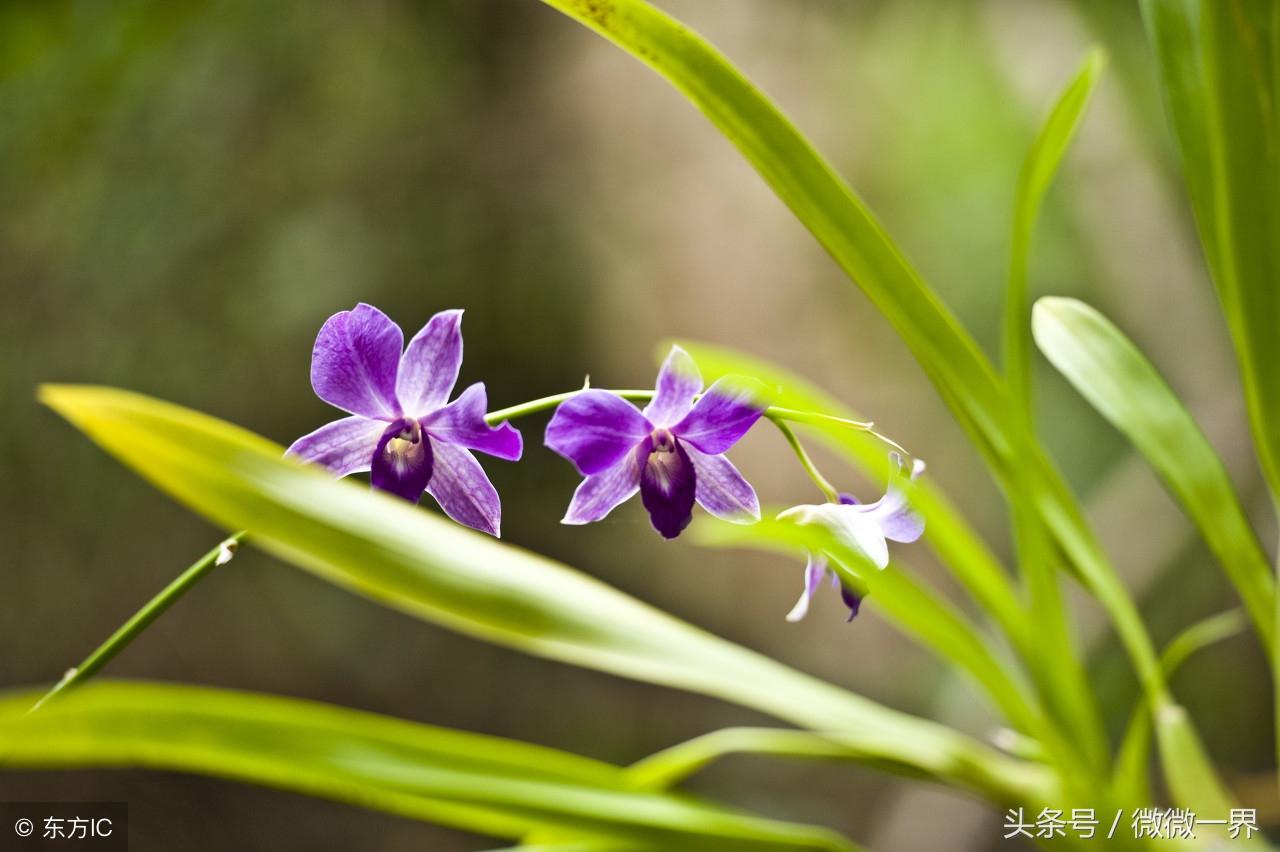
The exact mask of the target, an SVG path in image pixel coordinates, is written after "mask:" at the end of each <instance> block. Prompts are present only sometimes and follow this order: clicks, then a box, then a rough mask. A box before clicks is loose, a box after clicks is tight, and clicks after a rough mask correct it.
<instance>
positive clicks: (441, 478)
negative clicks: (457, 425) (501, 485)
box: [423, 435, 502, 536]
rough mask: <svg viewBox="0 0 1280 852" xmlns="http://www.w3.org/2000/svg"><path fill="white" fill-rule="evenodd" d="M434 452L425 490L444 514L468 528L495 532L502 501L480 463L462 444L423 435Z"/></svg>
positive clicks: (498, 531) (494, 533) (500, 516)
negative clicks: (433, 463)
mask: <svg viewBox="0 0 1280 852" xmlns="http://www.w3.org/2000/svg"><path fill="white" fill-rule="evenodd" d="M423 440H424V441H429V442H430V444H431V450H432V452H433V453H434V454H435V470H434V471H433V472H432V474H431V481H430V482H428V483H427V493H429V494H430V495H431V496H432V497H434V498H436V502H437V503H439V504H440V508H441V509H444V513H445V514H446V515H448V516H449V517H451V518H453V519H454V520H455V521H457V522H458V523H460V524H464V525H465V526H468V527H471V528H472V529H477V530H480V531H481V532H487V533H489V534H490V535H495V536H496V535H499V533H500V530H501V527H502V501H501V500H499V498H498V490H497V489H496V488H494V487H493V483H492V482H490V481H489V477H488V475H486V474H485V472H484V468H482V467H480V462H478V461H476V460H475V457H474V456H473V455H471V453H470V452H469V451H468V450H466V449H465V448H463V447H459V446H457V445H456V444H446V443H444V442H443V441H437V440H434V439H430V438H427V436H426V435H424V436H423Z"/></svg>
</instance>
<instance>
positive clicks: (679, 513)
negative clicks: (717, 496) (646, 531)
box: [640, 439, 697, 538]
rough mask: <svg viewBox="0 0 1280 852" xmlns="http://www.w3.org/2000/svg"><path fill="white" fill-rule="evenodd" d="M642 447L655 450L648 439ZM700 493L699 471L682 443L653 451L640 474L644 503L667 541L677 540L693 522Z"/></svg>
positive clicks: (648, 455) (641, 493)
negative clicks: (698, 489)
mask: <svg viewBox="0 0 1280 852" xmlns="http://www.w3.org/2000/svg"><path fill="white" fill-rule="evenodd" d="M641 447H642V448H651V447H652V441H651V440H649V439H646V440H645V443H644V444H642V445H641ZM696 494H697V472H696V471H695V470H694V467H693V462H692V461H691V460H690V459H689V454H688V453H687V452H686V451H685V449H684V447H683V446H681V445H680V441H678V440H671V443H670V445H669V447H668V448H666V449H650V452H648V453H647V454H646V459H645V463H644V468H643V469H642V470H641V472H640V501H641V502H642V503H644V507H645V509H646V510H648V512H649V520H650V521H651V522H652V523H653V528H654V529H656V530H657V531H658V532H659V533H661V534H662V537H663V538H675V537H676V536H678V535H679V534H680V531H681V530H683V529H684V528H685V527H687V526H688V525H689V521H691V520H693V503H694V499H695V495H696Z"/></svg>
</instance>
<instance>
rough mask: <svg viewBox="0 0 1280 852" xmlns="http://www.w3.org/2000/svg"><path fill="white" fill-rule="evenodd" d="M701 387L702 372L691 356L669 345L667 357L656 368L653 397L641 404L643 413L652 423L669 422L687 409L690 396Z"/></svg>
mask: <svg viewBox="0 0 1280 852" xmlns="http://www.w3.org/2000/svg"><path fill="white" fill-rule="evenodd" d="M700 390H702V376H701V375H700V374H699V373H698V366H697V365H696V364H694V362H693V358H691V357H690V356H689V353H688V352H685V351H684V350H683V349H681V348H680V347H679V346H672V347H671V352H670V353H669V354H668V355H667V360H665V361H663V362H662V367H661V369H659V370H658V382H657V385H656V387H655V391H654V394H653V399H652V400H650V401H649V404H648V405H646V406H645V408H644V416H645V417H647V418H649V422H651V423H652V424H653V425H654V426H670V425H671V424H673V423H677V422H679V420H680V419H681V418H682V417H684V416H685V415H686V414H688V413H689V409H690V408H691V407H692V406H693V398H694V396H696V395H697V393H698V391H700Z"/></svg>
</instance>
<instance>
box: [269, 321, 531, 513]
mask: <svg viewBox="0 0 1280 852" xmlns="http://www.w3.org/2000/svg"><path fill="white" fill-rule="evenodd" d="M402 349H403V350H404V351H403V352H401V350H402ZM461 365H462V311H460V310H453V311H441V312H440V313H438V314H436V315H435V316H433V317H432V318H431V320H430V321H429V322H428V323H427V324H426V325H425V326H423V327H422V330H421V331H419V332H418V333H417V334H416V335H414V338H413V339H412V340H410V341H409V346H408V348H405V347H404V334H403V333H402V332H401V331H400V326H398V325H396V324H395V323H394V322H392V321H391V320H390V318H388V317H387V315H386V314H384V313H383V312H382V311H380V310H378V309H377V308H375V307H373V306H371V305H366V304H364V303H363V302H362V303H360V304H358V305H356V307H355V309H354V310H350V311H342V312H341V313H337V314H334V315H333V316H331V317H329V319H328V320H327V321H326V322H325V324H324V326H323V327H322V328H321V329H320V333H319V334H318V335H317V336H316V345H315V349H314V350H313V351H312V353H311V387H312V388H314V389H315V392H316V396H318V397H320V398H321V399H323V400H324V401H325V402H327V403H329V404H330V405H332V406H334V407H335V408H340V409H342V410H343V411H348V412H350V413H351V415H352V416H351V417H344V418H342V419H341V420H335V421H333V422H332V423H328V424H325V425H324V426H321V427H320V428H319V429H317V430H316V431H314V432H312V433H311V434H310V435H304V436H303V437H301V438H299V439H298V440H296V441H294V442H293V446H291V447H289V449H288V450H287V451H286V453H285V454H286V455H289V456H295V457H297V458H300V459H302V460H304V461H309V462H315V463H316V464H320V465H323V466H324V467H326V468H328V469H329V470H330V471H331V472H333V473H334V474H336V475H338V476H346V475H348V474H351V473H363V472H365V471H371V472H372V476H371V479H372V482H373V487H374V488H377V489H379V490H382V491H389V492H390V493H392V494H395V495H397V496H400V497H403V498H404V499H406V500H408V501H409V502H411V503H416V502H418V500H419V499H421V497H422V492H423V491H426V492H428V493H430V494H431V496H432V497H434V498H435V499H436V502H437V503H439V504H440V508H441V509H444V512H445V514H446V515H448V516H449V517H451V518H453V519H454V520H455V521H457V522H458V523H460V524H465V525H467V526H469V527H474V528H475V529H478V530H481V531H483V532H487V533H490V534H492V535H495V536H496V535H498V532H499V527H500V524H501V519H502V504H501V502H500V500H499V499H498V492H497V490H496V489H494V487H493V483H491V482H490V481H489V477H488V476H486V475H485V472H484V469H483V468H482V467H480V463H479V462H477V461H476V460H475V457H474V456H473V455H471V452H470V451H471V450H479V451H480V452H482V453H488V454H489V455H492V456H497V457H498V458H501V459H508V460H510V461H516V460H518V459H519V458H520V453H521V450H522V440H521V437H520V433H519V432H518V431H516V430H515V428H514V427H512V426H511V424H509V423H503V424H502V425H501V426H499V427H497V428H491V427H490V426H489V425H488V424H487V423H486V422H485V419H484V416H485V411H486V409H487V408H488V400H487V398H486V396H485V390H484V384H483V383H482V382H478V383H476V384H474V385H471V386H470V387H469V388H467V389H466V390H465V391H463V392H462V395H461V396H459V397H458V398H457V399H455V400H454V401H453V402H449V395H450V394H451V393H453V386H454V384H455V383H456V382H457V381H458V369H459V367H460V366H461Z"/></svg>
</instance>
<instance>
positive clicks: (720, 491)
mask: <svg viewBox="0 0 1280 852" xmlns="http://www.w3.org/2000/svg"><path fill="white" fill-rule="evenodd" d="M685 452H687V453H688V454H689V459H690V460H691V461H692V462H693V468H694V472H695V473H696V475H697V479H696V482H695V488H696V490H695V497H696V499H697V501H698V505H700V506H702V508H704V509H706V510H707V511H708V512H710V513H711V514H713V515H715V516H716V517H717V518H723V519H725V520H726V521H733V522H735V523H751V522H753V521H758V520H760V501H759V499H757V497H756V491H755V489H754V488H752V487H751V483H749V482H747V480H746V479H744V478H743V477H742V474H741V473H739V472H738V469H737V468H736V467H734V466H733V463H732V462H731V461H729V460H728V459H727V458H725V457H724V456H709V455H707V454H706V453H701V452H699V451H698V450H696V449H694V448H693V447H692V446H690V447H687V448H685Z"/></svg>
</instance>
